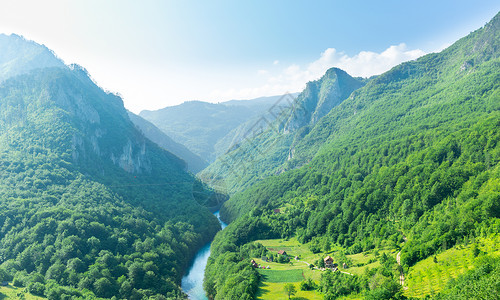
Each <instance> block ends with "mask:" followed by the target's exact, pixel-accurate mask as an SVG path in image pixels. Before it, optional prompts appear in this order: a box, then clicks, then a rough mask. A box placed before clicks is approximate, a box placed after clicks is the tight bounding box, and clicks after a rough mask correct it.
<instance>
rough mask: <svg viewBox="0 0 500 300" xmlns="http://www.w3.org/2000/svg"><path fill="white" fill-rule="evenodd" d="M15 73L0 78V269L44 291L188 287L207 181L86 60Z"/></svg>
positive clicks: (215, 226) (176, 293) (134, 294)
mask: <svg viewBox="0 0 500 300" xmlns="http://www.w3.org/2000/svg"><path fill="white" fill-rule="evenodd" d="M16 45H17V46H16V47H21V48H22V47H26V48H31V47H38V45H36V44H34V43H31V42H25V43H24V44H23V43H21V44H16ZM41 49H42V50H43V49H45V48H43V47H42V48H41ZM28 50H29V49H28ZM47 51H48V50H47ZM25 52H28V53H31V52H30V51H24V52H23V51H20V52H19V53H20V55H21V54H22V53H25ZM4 58H5V57H4ZM7 59H8V58H7ZM17 59H18V60H22V59H23V58H22V57H18V58H17ZM6 64H8V63H6ZM10 65H12V64H10ZM10 71H11V70H10ZM15 75H16V76H10V77H9V78H7V79H5V80H4V81H2V82H1V83H0V281H10V282H11V284H13V285H14V286H18V287H26V288H27V290H28V291H29V292H30V293H32V294H35V295H42V296H45V297H47V298H48V299H95V298H114V299H169V298H170V299H178V298H184V297H185V295H183V293H182V292H181V290H180V287H179V285H180V281H181V277H182V275H183V272H184V271H185V270H186V269H187V267H188V264H189V262H190V260H191V259H192V257H193V256H194V254H195V252H196V251H197V249H199V248H200V247H201V246H202V245H203V244H205V243H206V242H208V241H209V240H211V238H212V237H213V236H214V234H215V233H216V232H217V230H219V229H220V225H219V223H218V221H217V219H216V218H215V217H214V216H213V215H212V214H211V213H210V212H209V211H208V209H206V208H205V207H204V206H202V205H201V204H200V203H204V202H206V200H207V197H208V196H209V195H210V191H209V190H208V189H206V188H205V187H204V185H203V184H201V183H200V182H199V181H197V180H196V179H195V178H194V177H193V176H192V175H190V174H188V173H186V172H185V163H184V162H183V161H182V160H180V159H179V158H177V157H175V156H174V155H172V154H171V153H169V152H166V151H164V150H162V149H161V148H159V147H158V146H157V145H156V144H154V143H152V142H151V141H149V140H147V139H146V138H145V137H144V136H143V135H142V134H141V133H140V132H139V131H138V130H137V129H136V128H135V127H134V125H133V124H132V122H131V121H130V120H129V118H128V116H127V112H126V110H125V108H124V107H123V103H122V100H121V99H120V98H119V97H118V96H115V95H113V94H110V93H106V92H104V91H103V90H102V89H100V88H99V87H98V86H96V85H95V83H94V82H93V81H92V80H91V79H90V77H89V75H88V74H87V73H86V71H85V70H84V69H83V68H81V67H78V66H71V67H66V66H63V67H53V68H33V69H32V70H24V71H23V72H21V74H17V73H16V74H15Z"/></svg>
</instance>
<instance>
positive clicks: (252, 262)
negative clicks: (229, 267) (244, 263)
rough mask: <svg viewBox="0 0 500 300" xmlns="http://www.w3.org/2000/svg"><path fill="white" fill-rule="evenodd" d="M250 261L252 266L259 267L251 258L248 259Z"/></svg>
mask: <svg viewBox="0 0 500 300" xmlns="http://www.w3.org/2000/svg"><path fill="white" fill-rule="evenodd" d="M250 263H251V264H252V267H254V268H258V267H259V265H258V264H257V263H256V262H255V260H253V259H252V260H251V261H250Z"/></svg>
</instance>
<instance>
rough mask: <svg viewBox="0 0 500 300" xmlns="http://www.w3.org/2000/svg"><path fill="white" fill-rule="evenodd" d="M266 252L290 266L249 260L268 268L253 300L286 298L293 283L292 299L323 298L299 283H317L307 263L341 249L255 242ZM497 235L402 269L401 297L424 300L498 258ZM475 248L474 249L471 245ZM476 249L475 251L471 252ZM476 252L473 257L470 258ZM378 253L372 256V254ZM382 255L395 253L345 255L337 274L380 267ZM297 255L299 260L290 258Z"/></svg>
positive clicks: (288, 242) (289, 242) (316, 272)
mask: <svg viewBox="0 0 500 300" xmlns="http://www.w3.org/2000/svg"><path fill="white" fill-rule="evenodd" d="M255 242H256V243H261V244H262V245H263V246H264V247H266V248H267V249H268V250H269V251H271V252H275V253H277V252H278V251H279V250H284V251H286V252H287V254H288V255H289V256H290V257H291V258H292V259H291V262H290V263H287V264H281V263H277V262H266V261H263V260H262V259H261V258H258V257H255V258H253V259H254V260H255V262H256V263H257V264H259V265H260V266H264V267H267V266H269V269H259V273H260V274H261V275H262V279H261V282H260V285H259V291H258V294H257V299H262V300H267V299H269V300H271V299H288V296H287V295H286V294H285V291H284V287H285V284H287V283H293V284H294V285H295V288H296V290H297V293H296V294H295V296H294V297H293V298H292V299H323V295H322V294H321V293H320V292H319V291H301V290H300V288H299V286H300V282H302V281H303V280H306V279H309V278H311V279H312V280H314V281H315V282H316V283H319V281H320V278H321V273H322V272H324V271H322V270H319V269H317V268H315V269H313V270H311V269H310V268H309V264H315V262H316V261H317V260H318V259H323V258H324V257H326V256H327V255H330V256H334V254H335V252H337V251H340V250H342V248H340V247H338V248H335V249H333V250H332V251H330V252H328V253H316V254H314V253H312V252H311V251H310V250H309V247H308V244H300V243H299V242H298V241H297V240H296V239H295V238H293V239H290V240H284V239H272V240H258V241H255ZM499 244H500V236H491V237H488V238H477V239H476V240H474V241H471V243H470V244H468V245H457V246H455V247H453V248H451V249H447V250H445V251H442V252H441V253H439V254H437V255H436V258H434V257H429V258H427V259H425V260H423V261H420V262H418V263H417V264H416V265H415V266H413V267H411V268H409V270H408V269H406V270H405V277H406V279H405V286H404V295H405V296H407V297H412V298H425V297H426V296H427V295H434V294H436V293H439V292H440V291H441V290H443V289H444V288H445V286H446V284H447V283H448V281H449V280H450V279H452V278H457V277H458V276H459V275H461V274H463V273H465V272H466V271H468V270H470V269H472V268H473V265H474V264H475V263H476V262H477V261H478V260H480V259H481V258H482V257H484V256H491V257H500V245H499ZM474 245H476V246H477V247H476V246H474ZM475 248H477V249H478V250H479V252H477V251H478V250H474V249H475ZM474 251H476V252H477V253H476V256H475V255H474ZM376 252H378V255H377V256H376V255H375V253H376ZM383 253H385V254H386V255H388V256H392V257H394V258H396V256H397V253H398V250H396V249H379V250H378V251H374V250H371V251H367V252H363V253H358V254H354V255H347V257H348V258H349V259H350V260H351V261H352V266H350V267H348V268H347V269H342V268H340V271H342V272H345V273H350V274H355V275H362V274H364V273H365V272H366V270H367V269H368V268H370V269H371V268H376V267H378V266H380V262H379V261H378V260H377V257H379V256H380V255H382V254H383ZM295 256H298V257H299V258H300V259H299V260H296V259H294V257H295ZM362 298H363V296H362V295H349V296H348V297H343V298H341V299H362Z"/></svg>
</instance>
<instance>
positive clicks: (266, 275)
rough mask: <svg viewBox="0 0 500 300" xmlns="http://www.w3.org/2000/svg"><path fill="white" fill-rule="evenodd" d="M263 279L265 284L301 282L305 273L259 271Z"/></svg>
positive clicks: (294, 270) (296, 270)
mask: <svg viewBox="0 0 500 300" xmlns="http://www.w3.org/2000/svg"><path fill="white" fill-rule="evenodd" d="M259 273H260V275H262V277H261V279H262V281H265V282H274V283H277V282H301V281H302V280H304V279H305V278H304V272H303V271H302V270H301V269H292V270H259Z"/></svg>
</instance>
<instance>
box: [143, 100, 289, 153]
mask: <svg viewBox="0 0 500 300" xmlns="http://www.w3.org/2000/svg"><path fill="white" fill-rule="evenodd" d="M281 97H282V96H273V97H262V98H257V99H254V100H232V101H228V102H223V103H217V104H214V103H207V102H202V101H189V102H184V103H182V104H180V105H176V106H170V107H165V108H163V109H160V110H156V111H142V112H141V113H140V114H139V115H140V116H141V117H143V118H144V119H146V120H148V121H149V122H151V123H153V124H154V125H155V126H156V127H158V128H160V129H161V130H162V131H163V132H164V133H165V134H167V135H168V136H170V137H171V138H172V139H173V140H174V141H176V142H177V143H180V144H182V145H184V146H186V147H187V148H188V149H189V150H190V151H192V152H193V153H195V154H197V155H199V156H200V157H202V158H203V159H204V160H205V161H207V162H212V161H214V160H215V158H216V157H217V156H218V155H220V154H222V153H225V152H226V151H227V148H225V147H228V146H230V145H228V144H227V143H224V142H223V143H219V142H220V141H221V140H222V139H224V138H225V139H226V140H232V138H231V137H226V135H228V134H229V135H230V136H231V135H232V134H234V133H231V131H232V130H234V129H235V128H237V127H238V126H239V125H241V124H243V123H245V122H246V121H247V120H249V119H252V118H256V117H257V116H260V115H261V114H264V113H265V112H266V111H268V110H269V109H270V108H271V107H272V106H273V105H274V104H275V103H276V102H279V99H280V98H281ZM218 143H219V144H218Z"/></svg>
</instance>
